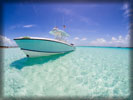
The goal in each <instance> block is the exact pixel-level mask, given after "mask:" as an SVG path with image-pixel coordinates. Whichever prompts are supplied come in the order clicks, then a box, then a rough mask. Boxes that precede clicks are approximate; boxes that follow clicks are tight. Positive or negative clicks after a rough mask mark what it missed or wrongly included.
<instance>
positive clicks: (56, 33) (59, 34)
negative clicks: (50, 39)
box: [49, 27, 69, 37]
mask: <svg viewBox="0 0 133 100" xmlns="http://www.w3.org/2000/svg"><path fill="white" fill-rule="evenodd" d="M49 33H50V34H52V35H54V36H55V37H68V36H69V34H68V33H66V32H65V31H63V30H59V29H58V28H57V27H55V28H53V29H52V30H51V31H50V32H49Z"/></svg>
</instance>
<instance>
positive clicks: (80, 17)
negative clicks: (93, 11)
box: [79, 16, 99, 26]
mask: <svg viewBox="0 0 133 100" xmlns="http://www.w3.org/2000/svg"><path fill="white" fill-rule="evenodd" d="M79 19H80V21H81V22H84V23H87V24H88V25H95V26H97V25H99V24H98V23H97V22H96V21H93V20H92V19H90V18H89V17H85V16H79Z"/></svg>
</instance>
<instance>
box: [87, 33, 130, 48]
mask: <svg viewBox="0 0 133 100" xmlns="http://www.w3.org/2000/svg"><path fill="white" fill-rule="evenodd" d="M129 40H130V35H129V34H128V35H126V36H125V37H124V38H123V37H122V36H121V35H120V36H118V37H117V38H116V37H112V38H111V40H110V41H107V40H105V39H104V38H98V39H96V40H94V41H91V42H90V43H89V45H92V46H114V47H117V46H118V47H129V46H130V45H129Z"/></svg>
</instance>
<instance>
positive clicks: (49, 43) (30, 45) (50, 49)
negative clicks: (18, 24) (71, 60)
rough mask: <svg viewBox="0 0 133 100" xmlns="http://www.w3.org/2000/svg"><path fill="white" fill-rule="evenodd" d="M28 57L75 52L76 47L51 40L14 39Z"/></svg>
mask: <svg viewBox="0 0 133 100" xmlns="http://www.w3.org/2000/svg"><path fill="white" fill-rule="evenodd" d="M14 40H15V41H16V43H17V44H18V46H19V47H20V48H21V50H23V52H24V53H25V54H26V55H27V57H38V56H51V55H56V54H62V53H66V52H70V51H73V50H75V47H74V46H72V45H69V44H67V43H64V42H61V41H58V40H51V39H37V38H30V39H23V38H18V39H14Z"/></svg>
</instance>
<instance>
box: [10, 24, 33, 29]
mask: <svg viewBox="0 0 133 100" xmlns="http://www.w3.org/2000/svg"><path fill="white" fill-rule="evenodd" d="M31 27H35V25H33V24H29V25H20V24H17V25H12V26H10V27H9V29H16V28H31Z"/></svg>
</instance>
